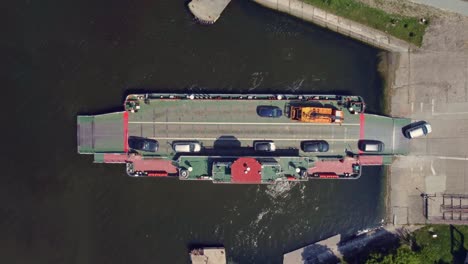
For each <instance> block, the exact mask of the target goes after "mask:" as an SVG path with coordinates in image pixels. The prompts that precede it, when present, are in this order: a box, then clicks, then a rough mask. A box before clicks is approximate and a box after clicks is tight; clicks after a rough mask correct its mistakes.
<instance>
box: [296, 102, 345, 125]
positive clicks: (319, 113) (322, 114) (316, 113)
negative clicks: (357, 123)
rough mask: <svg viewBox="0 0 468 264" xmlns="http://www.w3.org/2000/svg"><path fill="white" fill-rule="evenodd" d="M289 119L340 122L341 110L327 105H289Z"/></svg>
mask: <svg viewBox="0 0 468 264" xmlns="http://www.w3.org/2000/svg"><path fill="white" fill-rule="evenodd" d="M290 110H291V111H290V113H291V119H292V120H296V121H299V122H309V123H342V122H343V111H341V110H337V109H334V108H329V107H310V106H291V109H290Z"/></svg>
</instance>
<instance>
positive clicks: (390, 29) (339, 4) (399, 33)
mask: <svg viewBox="0 0 468 264" xmlns="http://www.w3.org/2000/svg"><path fill="white" fill-rule="evenodd" d="M303 1H304V2H305V3H309V4H311V5H314V6H316V7H318V8H321V9H324V10H326V11H329V12H331V13H334V14H336V15H338V16H341V17H345V18H348V19H351V20H353V21H356V22H359V23H361V24H364V25H367V26H369V27H372V28H375V29H378V30H380V31H383V32H386V33H388V34H390V35H392V36H394V37H397V38H399V39H402V40H405V41H408V42H410V43H413V44H415V45H417V46H418V47H420V46H421V44H422V40H423V36H424V32H425V29H426V27H427V25H425V24H421V23H419V18H415V17H404V16H400V15H393V14H388V13H386V12H384V11H382V10H380V9H376V8H373V7H370V6H367V5H365V4H362V3H359V2H356V1H354V0H303Z"/></svg>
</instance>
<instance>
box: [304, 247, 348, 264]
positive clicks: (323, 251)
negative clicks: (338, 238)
mask: <svg viewBox="0 0 468 264" xmlns="http://www.w3.org/2000/svg"><path fill="white" fill-rule="evenodd" d="M301 256H302V260H303V261H304V263H307V264H332V263H338V262H339V259H338V258H337V257H336V256H335V255H334V254H333V252H332V251H331V250H330V249H329V248H328V247H326V246H322V245H318V244H313V245H310V246H307V247H306V248H304V251H303V252H302V254H301Z"/></svg>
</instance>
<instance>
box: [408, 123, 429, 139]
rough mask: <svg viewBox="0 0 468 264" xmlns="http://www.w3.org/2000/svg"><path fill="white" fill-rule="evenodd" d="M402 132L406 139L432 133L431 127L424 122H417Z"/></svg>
mask: <svg viewBox="0 0 468 264" xmlns="http://www.w3.org/2000/svg"><path fill="white" fill-rule="evenodd" d="M402 130H403V135H404V136H405V137H406V138H409V139H411V138H417V137H422V136H426V135H427V134H429V133H431V132H432V127H431V125H430V124H429V123H427V122H426V121H419V122H416V123H412V124H409V125H407V126H405V127H404V128H403V129H402Z"/></svg>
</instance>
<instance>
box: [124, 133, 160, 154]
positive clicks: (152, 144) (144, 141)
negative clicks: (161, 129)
mask: <svg viewBox="0 0 468 264" xmlns="http://www.w3.org/2000/svg"><path fill="white" fill-rule="evenodd" d="M128 147H129V148H130V149H133V150H140V151H147V152H156V151H158V148H159V143H158V141H157V140H155V139H151V138H144V137H136V136H129V137H128Z"/></svg>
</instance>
